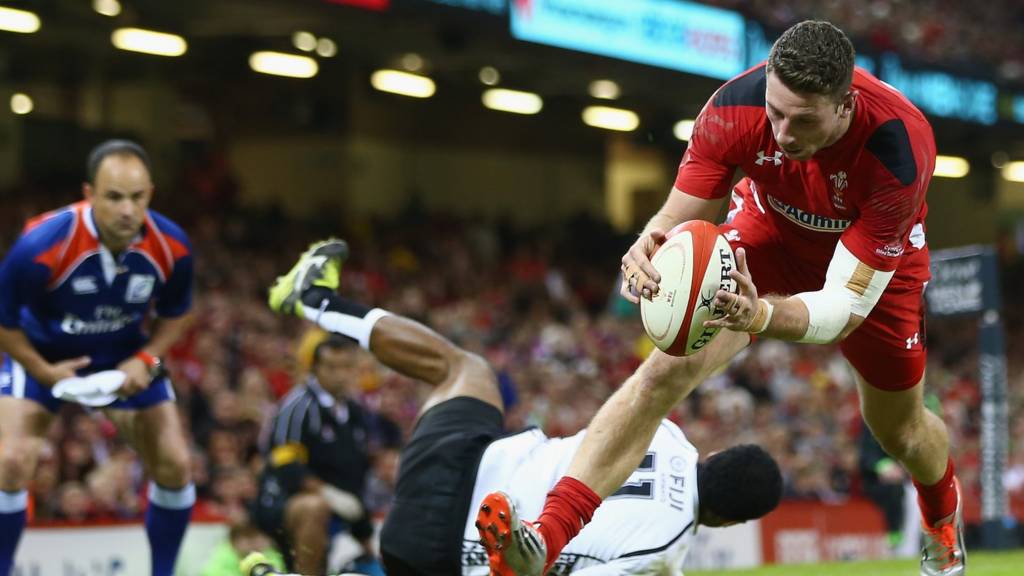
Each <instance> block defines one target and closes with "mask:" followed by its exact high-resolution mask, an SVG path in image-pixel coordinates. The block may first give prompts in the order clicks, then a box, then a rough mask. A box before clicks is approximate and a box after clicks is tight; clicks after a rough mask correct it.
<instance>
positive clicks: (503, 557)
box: [476, 491, 548, 576]
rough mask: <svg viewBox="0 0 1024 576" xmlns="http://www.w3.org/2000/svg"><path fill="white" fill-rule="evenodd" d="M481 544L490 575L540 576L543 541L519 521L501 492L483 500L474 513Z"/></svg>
mask: <svg viewBox="0 0 1024 576" xmlns="http://www.w3.org/2000/svg"><path fill="white" fill-rule="evenodd" d="M476 529H477V530H479V531H480V542H481V543H483V545H484V548H486V549H487V560H488V562H489V563H490V565H491V576H541V575H542V574H543V573H544V569H545V564H546V560H547V555H548V552H547V547H546V546H545V545H544V538H543V537H541V535H540V533H539V532H537V529H536V528H535V527H534V526H533V524H531V523H529V522H527V521H525V520H521V519H520V518H519V514H518V513H517V512H516V506H515V502H513V501H512V498H511V497H510V496H509V495H508V494H506V493H504V492H500V491H499V492H491V493H490V494H488V495H487V496H485V497H484V500H483V502H482V503H481V504H480V508H479V509H478V510H477V514H476Z"/></svg>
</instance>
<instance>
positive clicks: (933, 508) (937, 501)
mask: <svg viewBox="0 0 1024 576" xmlns="http://www.w3.org/2000/svg"><path fill="white" fill-rule="evenodd" d="M914 487H915V488H917V505H918V506H920V507H921V515H922V516H924V519H925V522H927V523H928V525H929V526H931V525H934V524H935V523H936V522H938V521H939V520H942V519H943V518H945V517H946V516H949V515H950V514H952V513H953V512H955V511H956V486H955V485H954V478H953V459H952V458H950V459H949V464H946V473H945V474H943V475H942V480H939V481H938V482H936V483H935V484H932V485H931V486H923V485H921V484H920V483H919V482H918V481H917V480H914Z"/></svg>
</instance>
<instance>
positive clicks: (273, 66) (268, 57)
mask: <svg viewBox="0 0 1024 576" xmlns="http://www.w3.org/2000/svg"><path fill="white" fill-rule="evenodd" d="M249 67H250V68H252V69H253V70H255V71H256V72H260V73H262V74H271V75H274V76H286V77H288V78H312V77H313V76H316V73H317V72H319V71H320V66H319V65H318V64H317V63H316V60H314V59H312V58H310V57H309V56H299V55H297V54H285V53H284V52H271V51H263V52H253V53H252V55H251V56H249Z"/></svg>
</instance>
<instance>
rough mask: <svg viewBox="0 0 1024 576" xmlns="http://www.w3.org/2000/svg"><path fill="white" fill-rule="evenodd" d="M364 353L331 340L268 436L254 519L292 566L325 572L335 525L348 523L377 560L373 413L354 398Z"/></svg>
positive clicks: (320, 349) (320, 350) (316, 355)
mask: <svg viewBox="0 0 1024 576" xmlns="http://www.w3.org/2000/svg"><path fill="white" fill-rule="evenodd" d="M359 353H360V350H359V347H358V346H356V345H355V344H354V343H353V342H352V341H351V340H348V339H346V338H343V337H340V336H336V335H332V336H330V337H328V338H327V339H326V340H324V341H323V342H321V343H320V344H319V345H317V347H316V349H315V350H314V352H313V366H312V372H311V374H310V376H309V377H308V378H307V379H306V381H305V382H303V383H302V384H300V385H297V386H296V387H295V388H293V389H292V390H291V392H289V393H288V394H287V395H286V396H285V397H284V398H283V399H282V400H281V403H280V406H279V407H278V411H277V414H276V415H275V416H274V418H273V420H271V423H270V427H269V428H268V429H267V430H266V431H265V437H264V440H265V456H266V466H265V468H264V470H263V474H262V475H261V476H260V487H259V496H258V498H257V499H256V503H255V510H254V517H255V520H256V523H257V525H259V526H260V528H261V529H263V530H264V531H265V532H267V533H268V534H271V535H273V536H274V538H275V539H276V540H277V541H278V543H279V544H280V545H281V548H282V550H284V553H285V554H284V555H285V558H286V561H287V562H288V564H289V566H290V567H291V568H292V569H293V570H295V571H297V572H300V573H303V574H323V573H324V572H325V571H326V564H327V550H328V543H329V526H330V522H331V520H332V517H333V516H337V517H339V518H340V519H341V520H343V521H344V522H345V523H346V524H347V526H348V529H349V531H350V532H351V534H352V536H353V537H354V538H355V539H356V540H358V541H359V542H360V544H362V546H363V551H364V555H374V556H375V554H374V551H373V549H372V547H371V537H372V535H373V526H372V524H371V522H370V518H369V517H368V515H367V513H366V510H365V506H364V505H363V502H362V499H361V494H362V493H363V487H364V484H365V481H366V475H367V472H368V471H369V468H370V459H369V455H368V453H367V436H368V430H367V427H368V426H367V414H366V412H365V411H364V409H363V408H362V407H361V406H360V405H359V404H358V403H357V402H356V401H355V400H353V399H352V397H351V396H352V394H351V387H352V386H353V385H354V383H355V378H354V375H353V374H352V373H351V367H352V366H354V365H355V364H356V362H355V359H356V355H357V354H359Z"/></svg>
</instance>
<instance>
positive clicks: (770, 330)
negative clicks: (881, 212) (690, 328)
mask: <svg viewBox="0 0 1024 576" xmlns="http://www.w3.org/2000/svg"><path fill="white" fill-rule="evenodd" d="M736 263H737V265H736V270H733V271H732V272H731V273H730V276H731V277H732V278H733V279H734V280H736V282H737V284H738V286H739V291H738V293H736V294H733V293H730V292H726V291H719V292H718V293H717V294H716V295H715V305H716V306H720V307H721V308H722V309H723V310H725V311H726V316H725V317H723V318H721V319H719V320H713V321H709V322H706V323H705V326H709V327H711V326H715V327H721V328H728V329H730V330H733V331H736V332H748V333H751V334H763V335H764V336H766V337H769V338H777V339H780V340H791V341H795V342H809V343H815V344H825V343H831V342H838V341H840V340H842V339H843V338H846V336H848V335H849V334H850V333H851V332H853V331H854V330H856V329H857V327H859V326H860V325H861V323H862V322H864V318H866V317H867V315H868V313H870V312H871V309H872V308H873V307H874V305H875V304H876V303H877V302H878V299H879V298H880V297H881V295H882V292H883V291H885V288H886V286H888V285H889V281H890V280H891V279H892V276H893V272H884V271H881V270H875V269H874V268H871V267H870V266H868V265H867V264H865V263H863V262H861V261H860V260H858V259H857V258H856V257H855V256H854V255H853V254H851V253H850V252H849V250H847V249H846V247H845V246H844V245H843V243H842V242H840V243H839V244H838V245H837V246H836V251H835V254H834V255H833V257H832V261H831V263H830V264H829V268H828V273H827V274H826V279H825V285H824V286H823V287H822V288H821V290H817V291H814V292H803V293H801V294H795V295H790V296H778V295H772V296H767V297H759V296H758V293H757V287H756V286H755V285H754V281H753V278H751V276H750V270H749V267H748V266H747V258H746V252H745V251H744V250H743V249H742V248H740V249H738V250H737V251H736Z"/></svg>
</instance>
